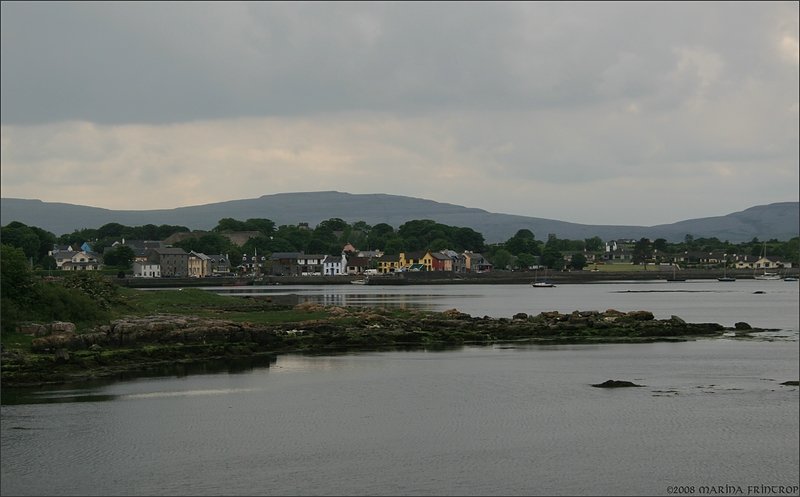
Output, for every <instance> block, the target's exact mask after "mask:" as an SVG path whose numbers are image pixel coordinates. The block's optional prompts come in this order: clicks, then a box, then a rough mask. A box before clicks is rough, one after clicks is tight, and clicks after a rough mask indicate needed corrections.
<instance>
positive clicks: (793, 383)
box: [781, 380, 800, 387]
mask: <svg viewBox="0 0 800 497" xmlns="http://www.w3.org/2000/svg"><path fill="white" fill-rule="evenodd" d="M781 385H786V386H793V387H797V386H800V381H798V380H789V381H784V382H783V383H781Z"/></svg>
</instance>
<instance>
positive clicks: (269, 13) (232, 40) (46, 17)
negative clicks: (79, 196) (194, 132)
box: [2, 2, 796, 124]
mask: <svg viewBox="0 0 800 497" xmlns="http://www.w3.org/2000/svg"><path fill="white" fill-rule="evenodd" d="M788 14H794V15H796V8H795V7H793V6H792V5H791V4H789V5H784V4H769V5H768V6H766V7H763V6H762V7H759V6H757V5H756V4H750V3H740V4H721V5H720V4H705V3H700V4H688V5H684V4H663V3H643V4H639V3H599V2H588V3H571V2H565V3H555V2H554V3H549V2H530V3H526V2H522V3H516V2H510V3H500V2H486V3H483V2H469V3H451V2H441V3H436V2H421V3H416V2H410V3H403V2H400V3H343V2H330V3H328V2H322V3H316V2H289V3H281V2H264V3H261V2H245V3H233V2H220V3H211V2H197V3H194V2H193V3H188V2H187V3H183V2H178V3H161V2H158V3H148V2H142V3H114V2H111V3H100V2H97V3H93V2H89V3H71V2H63V3H62V2H54V3H40V2H3V4H2V122H3V123H4V124H9V123H12V124H25V123H41V122H48V121H59V120H87V121H92V122H98V123H124V122H145V123H163V122H180V121H185V120H197V119H212V118H225V117H237V116H261V115H297V114H305V115H308V114H313V113H316V112H340V111H378V112H398V113H412V114H413V113H424V112H428V111H430V110H432V109H433V110H441V109H476V110H481V109H485V110H491V109H520V108H525V109H537V108H553V107H561V106H565V107H571V106H573V107H574V106H586V105H592V104H596V103H598V102H602V101H606V100H610V99H620V98H644V97H651V98H656V97H658V98H661V99H662V101H663V102H664V103H663V104H662V105H665V106H670V105H676V102H679V101H680V99H682V98H685V97H686V95H690V94H691V92H692V91H693V88H694V87H693V86H692V83H693V82H692V81H689V82H688V83H686V84H689V85H690V86H689V87H686V88H684V89H683V90H682V91H681V92H679V93H675V91H676V88H675V87H674V86H673V87H669V85H670V84H671V82H670V81H669V80H668V76H669V74H670V72H671V71H673V69H674V64H675V62H676V55H675V49H676V48H680V47H683V46H687V47H703V48H705V49H707V50H709V51H712V52H716V53H720V54H721V57H722V59H721V60H722V61H723V62H724V64H725V71H726V73H725V75H726V77H727V78H731V79H733V80H739V79H741V78H744V77H753V76H755V77H759V75H761V77H767V76H769V75H772V74H774V73H775V72H776V71H778V70H780V69H776V68H775V67H774V64H773V61H770V60H765V59H764V57H763V55H762V54H763V50H761V48H763V46H764V45H765V44H767V43H769V40H768V39H766V38H767V34H768V33H769V29H770V27H772V26H774V25H775V24H776V23H777V22H778V21H779V20H780V18H781V16H782V15H788ZM755 28H757V29H755ZM734 57H735V58H734ZM751 71H755V73H753V72H751ZM795 71H796V68H795ZM694 84H695V85H696V82H694ZM678 89H680V88H678ZM655 101H656V100H654V102H655Z"/></svg>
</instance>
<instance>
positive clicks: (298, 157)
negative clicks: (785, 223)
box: [0, 1, 800, 226]
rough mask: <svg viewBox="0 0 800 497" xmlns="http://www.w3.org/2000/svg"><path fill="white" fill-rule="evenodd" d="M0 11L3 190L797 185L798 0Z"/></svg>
mask: <svg viewBox="0 0 800 497" xmlns="http://www.w3.org/2000/svg"><path fill="white" fill-rule="evenodd" d="M0 9H1V10H2V12H1V14H2V15H1V16H0V20H1V22H2V47H1V48H0V50H1V51H2V53H1V54H0V55H1V57H0V64H2V75H1V79H2V81H1V83H2V84H1V86H0V93H1V94H2V102H0V114H1V115H2V119H1V121H2V122H1V123H0V125H1V126H2V133H1V134H2V157H1V160H2V162H1V165H2V167H0V180H1V181H0V186H1V187H2V188H1V189H2V192H1V193H2V197H4V198H8V197H13V198H31V199H40V200H43V201H47V202H66V203H71V204H80V205H89V206H94V207H103V208H108V209H126V210H128V209H130V210H148V209H169V208H175V207H183V206H191V205H202V204H209V203H214V202H222V201H228V200H238V199H249V198H257V197H260V196H262V195H271V194H276V193H289V192H310V191H328V190H336V191H341V192H348V193H387V194H393V195H403V196H409V197H417V198H424V199H428V200H434V201H437V202H445V203H451V204H457V205H462V206H465V207H476V208H481V209H485V210H487V211H490V212H497V213H504V214H518V215H523V216H533V217H540V218H546V219H554V220H560V221H568V222H575V223H583V224H624V225H642V226H652V225H656V224H664V223H672V222H677V221H681V220H685V219H693V218H698V217H708V216H718V215H726V214H730V213H733V212H738V211H741V210H744V209H747V208H749V207H752V206H756V205H765V204H770V203H774V202H786V201H798V197H800V194H799V191H798V190H799V189H800V187H799V186H798V184H800V178H799V177H798V176H799V171H800V153H799V152H798V149H799V148H800V146H799V142H800V139H799V138H798V136H800V129H799V126H798V123H799V122H800V117H799V114H798V95H800V84H799V83H798V73H799V72H800V69H799V67H798V59H799V56H798V17H799V15H798V2H797V1H793V2H767V1H765V2H730V3H728V2H664V3H662V2H642V3H638V2H618V3H617V2H585V3H583V2H553V3H550V2H507V3H504V2H398V3H394V2H386V3H384V2H354V3H349V2H320V3H317V2H287V3H283V2H265V3H261V2H244V3H237V2H228V1H226V2H220V3H215V2H197V3H193V2H175V3H171V2H130V3H128V2H109V3H104V2H86V3H83V2H61V1H59V2H54V3H49V2H13V1H3V2H2V4H1V7H0ZM264 217H267V218H269V215H268V213H265V214H264Z"/></svg>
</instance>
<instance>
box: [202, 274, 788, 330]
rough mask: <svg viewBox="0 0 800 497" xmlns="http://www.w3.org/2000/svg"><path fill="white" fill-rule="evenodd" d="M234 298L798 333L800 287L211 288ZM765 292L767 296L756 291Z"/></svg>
mask: <svg viewBox="0 0 800 497" xmlns="http://www.w3.org/2000/svg"><path fill="white" fill-rule="evenodd" d="M209 290H210V291H215V292H218V293H223V294H229V295H281V294H297V295H298V296H299V297H300V299H301V301H307V302H317V303H322V304H330V305H347V306H386V307H413V308H419V309H426V310H432V311H444V310H447V309H453V308H455V309H458V310H459V311H461V312H466V313H468V314H471V315H472V316H492V317H511V316H513V315H514V314H516V313H518V312H527V313H528V314H539V313H540V312H544V311H559V312H564V313H569V312H572V311H575V310H581V311H591V310H598V311H604V310H606V309H617V310H619V311H636V310H648V311H652V312H653V314H654V315H655V317H656V318H657V319H667V318H669V317H670V316H672V315H673V314H674V315H677V316H679V317H681V318H683V319H685V320H686V321H691V322H714V323H720V324H722V325H725V326H733V325H734V324H735V323H736V322H738V321H744V322H747V323H750V324H751V325H753V326H757V327H761V328H786V329H792V330H797V329H798V327H800V325H799V324H798V323H800V305H798V302H800V297H798V295H799V292H798V290H800V285H798V283H797V282H785V281H756V280H739V281H735V282H731V283H722V282H719V281H716V280H694V281H693V280H689V281H683V282H656V281H653V282H639V281H621V282H614V283H596V284H585V285H575V284H572V285H569V284H565V285H559V286H556V287H555V288H533V287H531V286H530V285H408V286H371V285H334V286H323V285H305V286H300V285H292V286H280V285H278V286H261V287H235V288H231V287H211V288H209ZM756 292H764V293H756Z"/></svg>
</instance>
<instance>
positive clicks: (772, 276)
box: [753, 242, 781, 280]
mask: <svg viewBox="0 0 800 497" xmlns="http://www.w3.org/2000/svg"><path fill="white" fill-rule="evenodd" d="M766 258H767V242H764V248H763V249H762V250H761V259H766ZM753 279H755V280H780V279H781V275H780V274H778V273H772V272H769V271H767V267H766V264H765V265H764V272H763V273H761V274H757V273H753Z"/></svg>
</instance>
